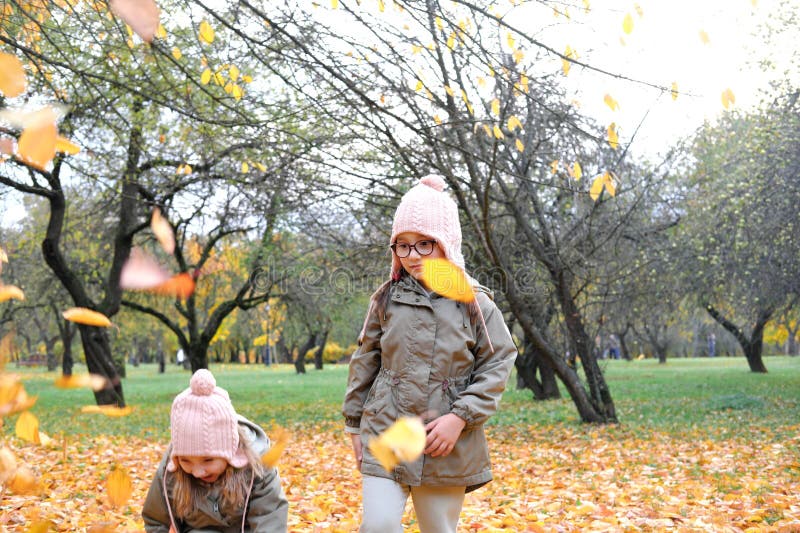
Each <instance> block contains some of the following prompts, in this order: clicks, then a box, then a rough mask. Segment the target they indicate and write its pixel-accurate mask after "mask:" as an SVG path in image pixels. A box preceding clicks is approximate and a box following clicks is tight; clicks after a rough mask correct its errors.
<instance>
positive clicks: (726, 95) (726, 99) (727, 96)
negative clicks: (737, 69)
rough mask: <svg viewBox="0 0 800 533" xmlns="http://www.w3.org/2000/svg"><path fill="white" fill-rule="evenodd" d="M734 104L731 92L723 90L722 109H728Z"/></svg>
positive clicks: (734, 98) (734, 97)
mask: <svg viewBox="0 0 800 533" xmlns="http://www.w3.org/2000/svg"><path fill="white" fill-rule="evenodd" d="M735 103H736V96H735V95H734V94H733V91H731V90H730V89H725V90H724V91H722V107H724V108H725V109H729V108H730V107H731V106H732V105H733V104H735Z"/></svg>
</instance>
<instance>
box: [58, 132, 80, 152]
mask: <svg viewBox="0 0 800 533" xmlns="http://www.w3.org/2000/svg"><path fill="white" fill-rule="evenodd" d="M80 151H81V147H80V146H78V145H77V144H75V143H74V142H72V141H70V140H69V139H65V138H64V137H62V136H61V135H58V136H57V137H56V152H62V153H65V154H70V155H75V154H77V153H78V152H80Z"/></svg>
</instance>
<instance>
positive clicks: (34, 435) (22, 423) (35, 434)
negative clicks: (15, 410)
mask: <svg viewBox="0 0 800 533" xmlns="http://www.w3.org/2000/svg"><path fill="white" fill-rule="evenodd" d="M15 432H16V435H17V437H19V438H21V439H22V440H26V441H28V442H33V443H34V444H40V443H41V441H40V440H39V419H38V418H36V415H34V414H33V413H31V412H30V411H25V412H23V413H22V414H21V415H19V418H18V419H17V425H16V428H15Z"/></svg>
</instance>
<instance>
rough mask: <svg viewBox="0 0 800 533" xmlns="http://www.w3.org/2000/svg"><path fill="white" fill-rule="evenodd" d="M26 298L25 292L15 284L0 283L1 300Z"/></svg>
mask: <svg viewBox="0 0 800 533" xmlns="http://www.w3.org/2000/svg"><path fill="white" fill-rule="evenodd" d="M12 298H13V299H14V300H24V299H25V293H24V292H22V289H20V288H19V287H17V286H15V285H0V302H5V301H7V300H11V299H12Z"/></svg>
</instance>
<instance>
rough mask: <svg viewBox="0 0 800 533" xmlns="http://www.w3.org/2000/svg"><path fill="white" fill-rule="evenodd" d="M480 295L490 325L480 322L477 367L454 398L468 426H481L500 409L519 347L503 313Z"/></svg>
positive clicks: (454, 404) (453, 410)
mask: <svg viewBox="0 0 800 533" xmlns="http://www.w3.org/2000/svg"><path fill="white" fill-rule="evenodd" d="M478 299H479V300H478V303H479V304H480V303H481V300H483V305H481V312H482V313H483V315H484V321H485V322H486V328H484V327H483V325H482V324H477V326H476V329H477V335H476V339H477V342H476V346H475V348H474V353H475V367H474V368H473V370H472V375H471V376H470V380H469V383H468V384H467V387H466V388H465V389H464V390H463V391H462V392H461V393H460V394H459V395H458V397H457V398H456V401H455V402H453V408H452V410H451V412H452V413H454V414H456V415H458V416H459V417H460V418H462V419H463V420H464V421H466V423H467V424H466V426H465V429H472V428H474V427H477V426H480V425H481V424H483V423H485V422H486V421H487V420H488V419H489V417H490V416H492V415H494V414H495V412H497V406H498V404H499V403H500V397H501V396H502V395H503V391H504V390H505V388H506V382H507V381H508V376H509V375H510V373H511V368H512V367H513V366H514V360H515V359H516V357H517V347H516V345H515V344H514V340H513V339H512V338H511V333H510V332H509V331H508V327H507V326H506V323H505V320H504V319H503V314H502V313H501V312H500V310H499V309H498V308H497V306H496V305H495V303H494V302H493V301H492V300H491V299H490V298H489V297H488V296H486V295H485V294H483V293H479V294H478ZM487 333H488V335H489V338H488V339H487V337H486V335H487ZM489 341H491V342H489ZM492 347H494V351H492Z"/></svg>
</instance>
